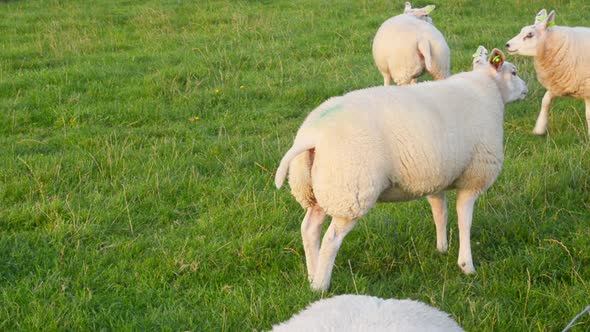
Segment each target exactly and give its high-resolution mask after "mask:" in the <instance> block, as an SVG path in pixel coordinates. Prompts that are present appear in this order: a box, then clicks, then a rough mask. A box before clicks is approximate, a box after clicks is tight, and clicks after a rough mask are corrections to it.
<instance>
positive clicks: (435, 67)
mask: <svg viewBox="0 0 590 332" xmlns="http://www.w3.org/2000/svg"><path fill="white" fill-rule="evenodd" d="M373 58H374V59H375V64H376V65H377V68H378V69H379V71H380V72H381V74H382V75H383V78H384V83H385V85H390V84H391V80H392V79H393V81H394V82H395V83H396V84H397V85H407V84H410V83H415V82H416V81H417V78H418V77H419V76H420V75H422V74H423V73H424V71H425V70H426V71H428V72H429V73H430V74H431V75H432V76H433V77H434V78H435V79H436V80H440V79H443V78H446V77H448V76H449V75H450V67H451V52H450V50H449V46H448V45H447V42H446V41H445V38H444V37H443V35H442V33H441V32H440V31H439V30H438V29H437V28H436V27H434V25H433V24H432V23H429V22H428V21H426V20H424V19H420V18H418V17H416V16H414V15H411V14H401V15H398V16H394V17H392V18H390V19H388V20H387V21H385V22H384V23H383V24H382V25H381V27H380V28H379V30H377V34H376V35H375V38H374V40H373Z"/></svg>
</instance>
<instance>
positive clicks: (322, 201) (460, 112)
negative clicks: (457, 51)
mask: <svg viewBox="0 0 590 332" xmlns="http://www.w3.org/2000/svg"><path fill="white" fill-rule="evenodd" d="M490 61H491V65H490V64H486V65H481V66H477V67H476V70H474V71H472V72H466V73H461V74H457V75H454V76H452V77H450V78H448V79H446V80H441V81H433V82H424V83H421V84H415V85H411V86H406V87H374V88H368V89H364V90H358V91H353V92H351V93H348V94H346V95H344V96H340V97H334V98H331V99H329V100H327V101H326V102H324V103H323V104H322V105H320V106H319V107H318V108H316V109H315V110H314V111H313V112H311V113H310V114H309V115H308V116H307V118H306V119H305V121H304V122H303V124H302V126H301V128H299V131H298V132H297V136H296V138H295V141H294V143H293V146H292V147H291V149H289V151H287V153H286V154H285V156H284V157H283V159H282V160H281V163H280V165H279V168H278V169H277V173H276V177H275V184H276V186H277V188H280V187H281V185H282V183H283V181H284V179H285V177H286V175H287V172H289V184H290V185H291V193H292V194H293V196H294V197H295V199H296V200H297V201H298V202H299V203H300V204H301V206H302V207H303V208H305V209H307V213H306V215H305V218H304V219H303V222H302V224H301V233H302V238H303V247H304V250H305V258H306V262H307V271H308V276H309V278H310V281H311V282H312V284H311V287H312V288H313V289H315V290H325V289H327V288H328V286H329V284H330V276H331V273H332V267H333V265H334V260H335V258H336V253H337V252H338V249H339V248H340V245H341V243H342V240H343V239H344V237H345V236H346V234H347V233H348V232H350V231H351V230H352V228H353V227H354V226H355V225H356V222H357V220H358V219H359V218H360V217H362V216H363V215H365V214H366V213H367V212H368V211H369V209H370V208H371V207H372V206H373V205H375V203H376V202H377V201H383V202H392V201H407V200H412V199H417V198H420V197H424V196H427V198H428V201H429V202H430V205H431V207H432V212H433V215H434V221H435V224H436V233H437V248H438V250H439V251H446V250H447V235H446V224H447V211H446V199H445V191H446V190H449V189H457V191H458V193H457V211H458V217H459V241H460V244H459V258H458V264H459V266H460V267H461V269H462V270H463V272H464V273H466V274H469V273H473V272H475V269H474V267H473V261H472V258H471V245H470V240H469V238H470V228H471V219H472V214H473V205H474V203H475V200H476V199H477V197H478V196H479V195H480V194H481V193H482V192H483V191H484V190H486V189H487V188H488V187H489V186H490V185H491V184H492V183H493V182H494V180H495V179H496V176H497V175H498V173H499V172H500V168H501V167H502V162H503V147H502V145H503V143H502V140H503V137H502V136H503V128H502V125H503V116H504V104H505V103H508V102H511V101H514V100H517V99H522V98H524V96H525V95H526V93H527V88H526V84H525V83H524V82H523V81H522V80H521V79H520V78H519V77H518V76H516V67H515V66H514V65H512V64H510V63H508V62H506V63H504V54H502V52H501V51H499V50H497V49H494V52H493V54H492V56H491V57H490ZM326 214H328V215H331V216H332V217H333V218H332V222H331V224H330V227H328V230H327V231H326V234H325V236H324V239H323V242H322V244H321V247H320V233H321V228H322V227H321V226H322V223H323V222H324V219H325V216H326Z"/></svg>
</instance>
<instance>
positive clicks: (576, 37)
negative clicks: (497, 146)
mask: <svg viewBox="0 0 590 332" xmlns="http://www.w3.org/2000/svg"><path fill="white" fill-rule="evenodd" d="M554 21H555V11H551V13H550V14H549V15H547V11H546V10H545V9H543V10H541V11H540V12H539V13H538V14H537V16H536V19H535V24H533V25H529V26H526V27H524V28H522V30H521V31H520V33H519V34H518V35H517V36H516V37H514V38H512V39H511V40H509V41H508V42H507V43H506V49H507V51H508V53H510V54H520V55H525V56H533V57H535V70H536V71H537V79H538V80H539V82H540V83H541V84H542V85H543V86H544V87H545V88H546V89H547V92H545V95H544V96H543V100H542V102H541V111H540V113H539V116H538V117H537V122H536V124H535V128H534V129H533V133H534V134H536V135H544V134H545V133H546V132H547V123H548V122H549V105H550V104H551V100H552V99H553V98H555V97H559V96H570V97H574V98H577V99H584V100H585V102H586V121H587V123H588V135H590V29H589V28H583V27H575V28H570V27H563V26H555V22H554Z"/></svg>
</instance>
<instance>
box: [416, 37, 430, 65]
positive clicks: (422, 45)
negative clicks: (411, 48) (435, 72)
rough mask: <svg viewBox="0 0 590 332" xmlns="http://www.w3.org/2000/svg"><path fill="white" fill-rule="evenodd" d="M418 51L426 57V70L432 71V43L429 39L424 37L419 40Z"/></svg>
mask: <svg viewBox="0 0 590 332" xmlns="http://www.w3.org/2000/svg"><path fill="white" fill-rule="evenodd" d="M418 51H420V54H422V56H423V57H424V65H425V66H426V70H428V72H431V71H432V56H431V55H430V43H429V42H428V40H426V39H423V40H421V41H420V42H418Z"/></svg>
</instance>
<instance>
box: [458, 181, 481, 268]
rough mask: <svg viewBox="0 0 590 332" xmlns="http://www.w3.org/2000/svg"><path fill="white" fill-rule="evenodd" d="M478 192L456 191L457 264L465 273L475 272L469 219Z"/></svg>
mask: <svg viewBox="0 0 590 332" xmlns="http://www.w3.org/2000/svg"><path fill="white" fill-rule="evenodd" d="M478 196H479V194H477V193H474V192H472V191H467V190H460V191H459V192H458V193H457V217H458V219H459V258H458V260H457V264H458V265H459V267H460V268H461V270H463V273H465V274H471V273H475V267H473V258H472V257H471V221H472V218H473V206H474V204H475V200H476V199H477V197H478Z"/></svg>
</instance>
